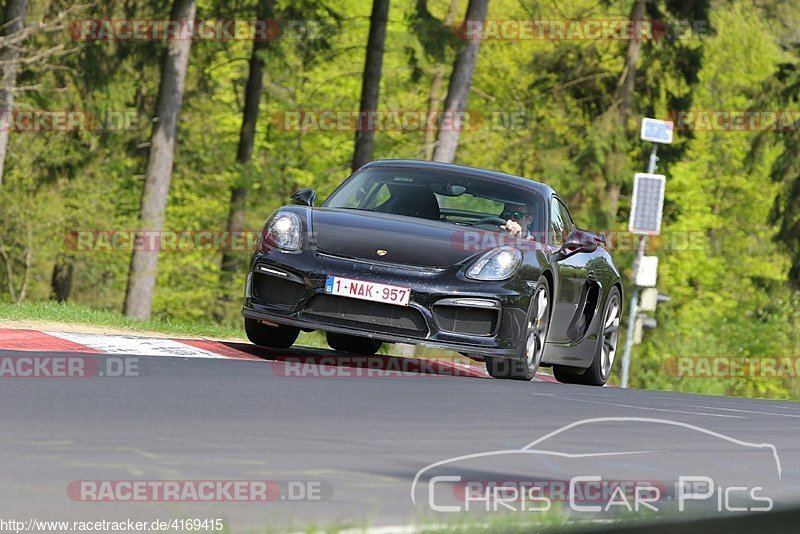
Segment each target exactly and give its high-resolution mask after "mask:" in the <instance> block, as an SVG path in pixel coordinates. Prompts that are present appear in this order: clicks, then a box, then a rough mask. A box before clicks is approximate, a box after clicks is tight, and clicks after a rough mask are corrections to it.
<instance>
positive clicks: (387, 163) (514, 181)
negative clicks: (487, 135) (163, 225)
mask: <svg viewBox="0 0 800 534" xmlns="http://www.w3.org/2000/svg"><path fill="white" fill-rule="evenodd" d="M371 167H403V168H411V169H430V170H432V171H436V170H438V171H449V172H456V173H459V174H463V175H467V176H475V177H480V178H485V179H489V180H494V181H496V182H501V183H505V184H509V185H514V186H517V187H523V188H525V189H529V190H531V191H535V192H537V193H539V194H540V195H542V196H543V197H544V198H549V197H550V195H552V194H553V193H555V191H554V190H553V188H552V187H550V186H549V185H546V184H543V183H540V182H534V181H533V180H530V179H528V178H523V177H522V176H515V175H513V174H506V173H504V172H497V171H489V170H486V169H478V168H475V167H465V166H464V165H454V164H452V163H439V162H435V161H420V160H415V159H381V160H376V161H372V162H370V163H367V164H366V165H364V166H363V167H361V168H362V169H366V168H371Z"/></svg>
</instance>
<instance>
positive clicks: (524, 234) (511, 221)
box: [500, 202, 533, 239]
mask: <svg viewBox="0 0 800 534" xmlns="http://www.w3.org/2000/svg"><path fill="white" fill-rule="evenodd" d="M500 218H501V219H505V221H506V224H505V225H503V226H501V228H502V229H503V230H505V231H506V232H508V233H509V234H511V236H512V237H520V238H522V239H533V236H532V235H531V232H530V229H529V226H530V225H531V224H532V223H533V213H532V212H531V208H530V206H527V205H525V204H511V203H509V202H507V203H506V204H505V206H503V212H502V213H501V214H500Z"/></svg>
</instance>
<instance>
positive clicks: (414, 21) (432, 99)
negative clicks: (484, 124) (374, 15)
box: [410, 0, 458, 160]
mask: <svg viewBox="0 0 800 534" xmlns="http://www.w3.org/2000/svg"><path fill="white" fill-rule="evenodd" d="M457 10H458V0H450V5H449V6H448V8H447V13H446V15H445V17H444V20H439V19H437V18H435V17H434V16H433V15H431V13H430V12H429V11H428V0H417V4H416V6H415V9H414V12H413V14H412V17H411V21H410V22H411V24H410V26H411V30H412V31H413V32H414V33H416V34H417V38H418V39H419V41H420V44H422V48H423V50H424V52H425V55H426V56H429V57H430V58H431V59H432V60H433V77H432V80H431V88H430V91H429V92H428V110H427V115H426V116H431V115H432V114H434V113H438V112H439V108H440V107H441V104H442V88H443V85H444V76H445V59H446V57H447V52H448V51H449V50H450V49H451V46H450V44H451V42H452V35H453V30H452V25H453V21H454V20H455V18H456V11H457ZM436 134H437V130H436V129H435V128H426V129H425V141H424V149H425V159H427V160H432V159H433V150H434V148H435V147H436Z"/></svg>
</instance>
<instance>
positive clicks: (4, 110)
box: [0, 0, 28, 186]
mask: <svg viewBox="0 0 800 534" xmlns="http://www.w3.org/2000/svg"><path fill="white" fill-rule="evenodd" d="M27 9H28V0H7V1H6V5H5V6H4V8H3V26H2V28H0V36H2V37H3V38H6V39H7V38H9V37H11V36H13V35H18V34H20V33H21V32H22V27H23V23H24V19H25V12H26V11H27ZM18 61H19V46H18V45H17V44H16V43H9V44H4V45H3V47H2V50H0V68H2V70H3V80H2V86H0V114H2V115H0V186H2V185H3V170H4V167H5V161H6V149H7V148H8V129H9V116H8V115H9V113H11V106H12V104H13V103H14V87H15V85H16V83H17V66H18Z"/></svg>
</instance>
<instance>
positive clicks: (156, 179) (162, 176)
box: [125, 0, 196, 319]
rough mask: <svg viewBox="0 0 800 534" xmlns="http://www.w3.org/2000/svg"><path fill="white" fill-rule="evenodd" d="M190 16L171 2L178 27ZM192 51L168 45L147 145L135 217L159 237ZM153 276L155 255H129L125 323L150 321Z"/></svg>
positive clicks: (191, 11)
mask: <svg viewBox="0 0 800 534" xmlns="http://www.w3.org/2000/svg"><path fill="white" fill-rule="evenodd" d="M195 10H196V4H195V0H175V2H174V4H173V6H172V14H171V15H170V18H171V20H174V21H181V22H185V21H189V20H194V18H195ZM191 47H192V40H191V39H174V40H170V41H169V43H168V44H167V49H166V51H165V54H164V63H163V65H162V68H161V83H160V86H159V90H158V102H157V104H156V117H155V119H154V120H155V126H154V128H153V136H152V138H151V140H150V156H149V158H148V160H147V174H146V176H145V182H144V191H143V192H142V204H141V213H140V216H139V222H140V227H141V229H142V230H154V231H160V230H162V229H163V227H164V212H165V211H166V207H167V196H168V194H169V184H170V180H171V178H172V162H173V158H174V155H175V133H176V131H177V129H178V116H179V113H180V109H181V101H182V100H183V89H184V83H185V80H186V69H187V66H188V64H189V51H190V49H191ZM155 248H158V247H155ZM157 271H158V250H149V249H147V250H141V249H134V251H133V256H132V257H131V268H130V275H129V277H128V289H127V292H126V294H125V314H126V315H128V316H129V317H134V318H137V319H148V318H149V317H150V312H151V311H152V307H153V296H154V294H155V286H156V273H157Z"/></svg>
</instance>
